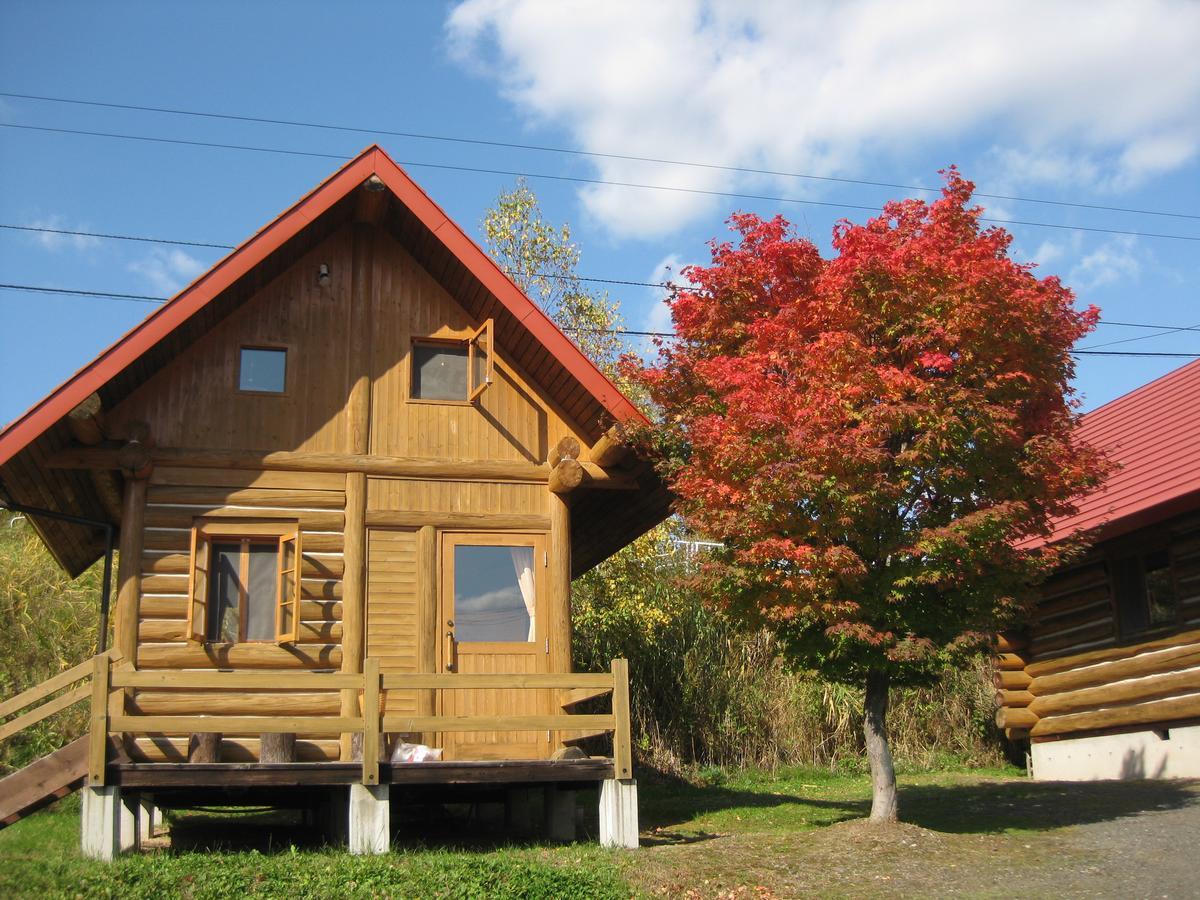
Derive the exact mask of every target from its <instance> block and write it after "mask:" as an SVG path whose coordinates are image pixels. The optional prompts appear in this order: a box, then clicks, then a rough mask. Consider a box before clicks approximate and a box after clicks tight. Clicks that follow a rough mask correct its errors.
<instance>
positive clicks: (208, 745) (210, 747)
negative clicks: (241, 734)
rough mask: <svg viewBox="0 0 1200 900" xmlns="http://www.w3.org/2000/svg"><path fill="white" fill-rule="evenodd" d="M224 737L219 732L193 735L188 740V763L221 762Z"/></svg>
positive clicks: (203, 732) (204, 732)
mask: <svg viewBox="0 0 1200 900" xmlns="http://www.w3.org/2000/svg"><path fill="white" fill-rule="evenodd" d="M223 737H224V736H223V735H222V734H221V732H219V731H200V732H197V733H195V734H193V735H191V736H190V737H189V738H188V762H191V763H218V762H220V761H221V740H222V738H223Z"/></svg>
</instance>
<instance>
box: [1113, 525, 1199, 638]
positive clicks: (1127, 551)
mask: <svg viewBox="0 0 1200 900" xmlns="http://www.w3.org/2000/svg"><path fill="white" fill-rule="evenodd" d="M1171 543H1172V542H1171V539H1170V536H1169V535H1161V534H1160V535H1154V536H1138V538H1136V539H1134V540H1132V541H1122V542H1121V543H1119V544H1117V545H1116V546H1114V547H1110V548H1109V549H1108V551H1107V552H1106V553H1105V568H1106V570H1107V574H1108V583H1109V590H1110V592H1111V596H1112V616H1113V630H1114V633H1115V634H1116V637H1117V642H1118V643H1119V644H1139V643H1142V642H1144V641H1147V640H1152V639H1154V638H1156V637H1161V636H1162V635H1164V634H1169V633H1171V632H1172V631H1176V630H1178V629H1179V628H1180V627H1182V622H1183V606H1182V604H1181V603H1180V602H1179V598H1180V590H1179V570H1178V566H1177V565H1176V562H1175V553H1174V552H1173V548H1172V546H1171ZM1157 553H1165V554H1166V557H1167V571H1168V573H1169V574H1170V579H1171V588H1172V592H1173V594H1174V613H1175V615H1174V618H1173V619H1172V620H1171V621H1168V622H1158V623H1153V622H1151V620H1150V596H1149V592H1148V591H1147V586H1146V559H1147V557H1149V556H1153V555H1155V554H1157ZM1130 560H1135V561H1136V563H1137V574H1138V578H1139V589H1138V595H1137V597H1136V598H1134V599H1135V601H1136V602H1137V603H1138V604H1139V605H1140V612H1141V614H1142V616H1143V618H1144V621H1145V622H1146V627H1145V628H1142V629H1140V630H1138V631H1129V630H1127V629H1126V628H1125V626H1124V625H1123V615H1122V611H1123V609H1124V605H1123V602H1122V596H1121V594H1120V593H1119V589H1118V584H1117V572H1118V567H1119V566H1120V565H1121V564H1122V563H1125V562H1128V561H1130Z"/></svg>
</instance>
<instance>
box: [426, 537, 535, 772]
mask: <svg viewBox="0 0 1200 900" xmlns="http://www.w3.org/2000/svg"><path fill="white" fill-rule="evenodd" d="M545 569H546V546H545V536H544V535H540V534H495V533H492V534H480V533H474V534H470V533H451V534H444V535H443V536H442V553H441V576H442V577H441V586H440V590H439V607H440V609H439V616H438V625H439V642H438V643H439V667H440V668H441V669H442V671H447V672H461V673H464V674H466V673H488V674H496V673H506V674H507V673H512V674H531V673H535V672H545V671H547V668H548V667H547V659H548V655H547V643H546V641H547V636H548V634H549V632H548V630H547V628H546V612H545V610H546V607H547V604H546V602H545V599H544V594H545V590H544V581H545ZM548 704H549V697H548V692H547V691H541V690H528V689H512V690H499V689H478V690H451V691H441V692H439V713H440V714H441V715H447V716H533V715H545V714H546V713H547V712H548ZM549 743H550V742H549V735H548V734H547V732H546V731H521V732H512V731H508V732H505V731H494V732H446V733H444V734H443V735H442V746H443V747H444V748H445V758H446V759H540V758H543V757H545V756H546V755H547V753H548V752H549Z"/></svg>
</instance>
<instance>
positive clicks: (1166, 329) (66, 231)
mask: <svg viewBox="0 0 1200 900" xmlns="http://www.w3.org/2000/svg"><path fill="white" fill-rule="evenodd" d="M0 229H7V230H10V231H27V232H34V233H46V234H61V235H69V236H72V237H92V238H105V239H108V240H115V241H140V242H144V243H151V244H172V245H176V246H181V247H212V248H216V249H219V250H234V249H236V248H235V247H234V245H233V244H216V243H210V242H207V241H185V240H176V239H172V238H154V237H145V236H142V235H129V234H109V233H106V232H100V231H77V230H74V229H70V228H47V227H44V226H40V225H13V224H9V223H3V222H0ZM501 271H503V272H504V274H505V275H519V276H524V277H527V278H556V279H559V280H563V281H589V282H595V283H597V284H617V285H625V286H628V287H649V288H659V289H661V290H672V289H674V288H678V287H685V285H681V284H678V283H673V282H670V281H633V280H630V279H626V278H599V277H594V276H588V275H574V274H572V275H564V274H559V273H555V272H519V271H517V270H514V269H502V270H501ZM17 287H24V286H17ZM28 290H49V289H46V288H36V287H32V286H31V287H28ZM104 296H107V295H104ZM139 299H150V300H153V299H156V298H153V297H144V298H139ZM1099 324H1100V325H1111V326H1116V327H1121V328H1146V329H1163V330H1160V331H1159V332H1158V334H1147V335H1141V336H1139V337H1135V338H1125V339H1124V340H1120V341H1111V342H1109V343H1106V344H1096V345H1094V346H1095V348H1099V347H1108V346H1111V345H1112V344H1124V343H1127V342H1129V341H1140V340H1147V339H1149V338H1153V337H1158V336H1160V335H1164V334H1174V333H1176V332H1179V331H1200V323H1197V324H1196V325H1151V324H1149V323H1146V322H1118V321H1115V320H1112V319H1101V320H1100V322H1099ZM622 333H623V334H639V335H646V336H651V337H652V336H655V334H656V332H649V331H646V332H635V331H624V332H622ZM1086 349H1092V348H1086Z"/></svg>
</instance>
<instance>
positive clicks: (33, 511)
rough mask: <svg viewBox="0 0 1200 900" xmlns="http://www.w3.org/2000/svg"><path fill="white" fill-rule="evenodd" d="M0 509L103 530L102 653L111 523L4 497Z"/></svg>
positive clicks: (108, 593)
mask: <svg viewBox="0 0 1200 900" xmlns="http://www.w3.org/2000/svg"><path fill="white" fill-rule="evenodd" d="M0 508H3V509H9V510H12V511H13V512H18V513H23V514H24V515H27V516H45V517H46V518H47V519H57V520H58V521H60V522H70V523H71V524H72V525H89V526H91V527H93V528H103V529H104V581H103V582H102V583H101V585H100V634H99V636H98V637H97V639H96V647H97V650H96V652H97V653H103V652H104V651H105V650H107V649H108V605H109V600H110V597H111V594H112V562H113V537H114V534H115V529H114V528H113V525H112V523H111V522H101V521H98V520H96V519H85V518H83V517H82V516H72V515H69V514H67V513H60V512H55V511H54V510H52V509H42V508H40V507H37V506H25V505H24V504H23V503H13V502H12V501H11V500H9V499H7V498H4V497H0Z"/></svg>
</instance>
